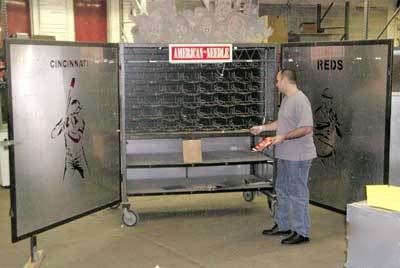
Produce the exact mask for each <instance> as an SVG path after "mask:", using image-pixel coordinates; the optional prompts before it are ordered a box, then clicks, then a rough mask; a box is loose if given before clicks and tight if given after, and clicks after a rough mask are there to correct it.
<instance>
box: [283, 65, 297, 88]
mask: <svg viewBox="0 0 400 268" xmlns="http://www.w3.org/2000/svg"><path fill="white" fill-rule="evenodd" d="M280 73H281V75H282V76H283V77H286V78H287V80H288V81H289V82H290V83H291V84H295V85H296V84H297V76H296V71H294V70H292V69H282V70H281V71H280Z"/></svg>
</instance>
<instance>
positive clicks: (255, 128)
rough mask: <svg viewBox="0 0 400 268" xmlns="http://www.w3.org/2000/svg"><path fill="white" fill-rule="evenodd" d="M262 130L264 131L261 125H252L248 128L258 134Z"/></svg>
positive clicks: (252, 132)
mask: <svg viewBox="0 0 400 268" xmlns="http://www.w3.org/2000/svg"><path fill="white" fill-rule="evenodd" d="M263 131H264V127H263V126H254V127H252V128H250V133H251V134H253V135H258V134H260V133H261V132H263Z"/></svg>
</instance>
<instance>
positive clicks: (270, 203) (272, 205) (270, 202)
mask: <svg viewBox="0 0 400 268" xmlns="http://www.w3.org/2000/svg"><path fill="white" fill-rule="evenodd" d="M276 204H277V203H276V199H272V198H268V207H269V214H270V215H271V217H274V216H275V212H276Z"/></svg>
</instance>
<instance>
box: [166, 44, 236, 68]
mask: <svg viewBox="0 0 400 268" xmlns="http://www.w3.org/2000/svg"><path fill="white" fill-rule="evenodd" d="M169 62H170V63H223V62H232V45H231V44H207V45H198V44H195V45H185V44H170V45H169Z"/></svg>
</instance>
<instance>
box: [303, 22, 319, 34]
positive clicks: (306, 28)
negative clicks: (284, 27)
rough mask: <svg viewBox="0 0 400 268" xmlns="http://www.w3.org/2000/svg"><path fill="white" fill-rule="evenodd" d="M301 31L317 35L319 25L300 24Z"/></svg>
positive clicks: (312, 23) (311, 23) (310, 23)
mask: <svg viewBox="0 0 400 268" xmlns="http://www.w3.org/2000/svg"><path fill="white" fill-rule="evenodd" d="M300 31H301V32H302V33H316V32H317V24H316V23H314V22H303V23H302V24H300Z"/></svg>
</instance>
